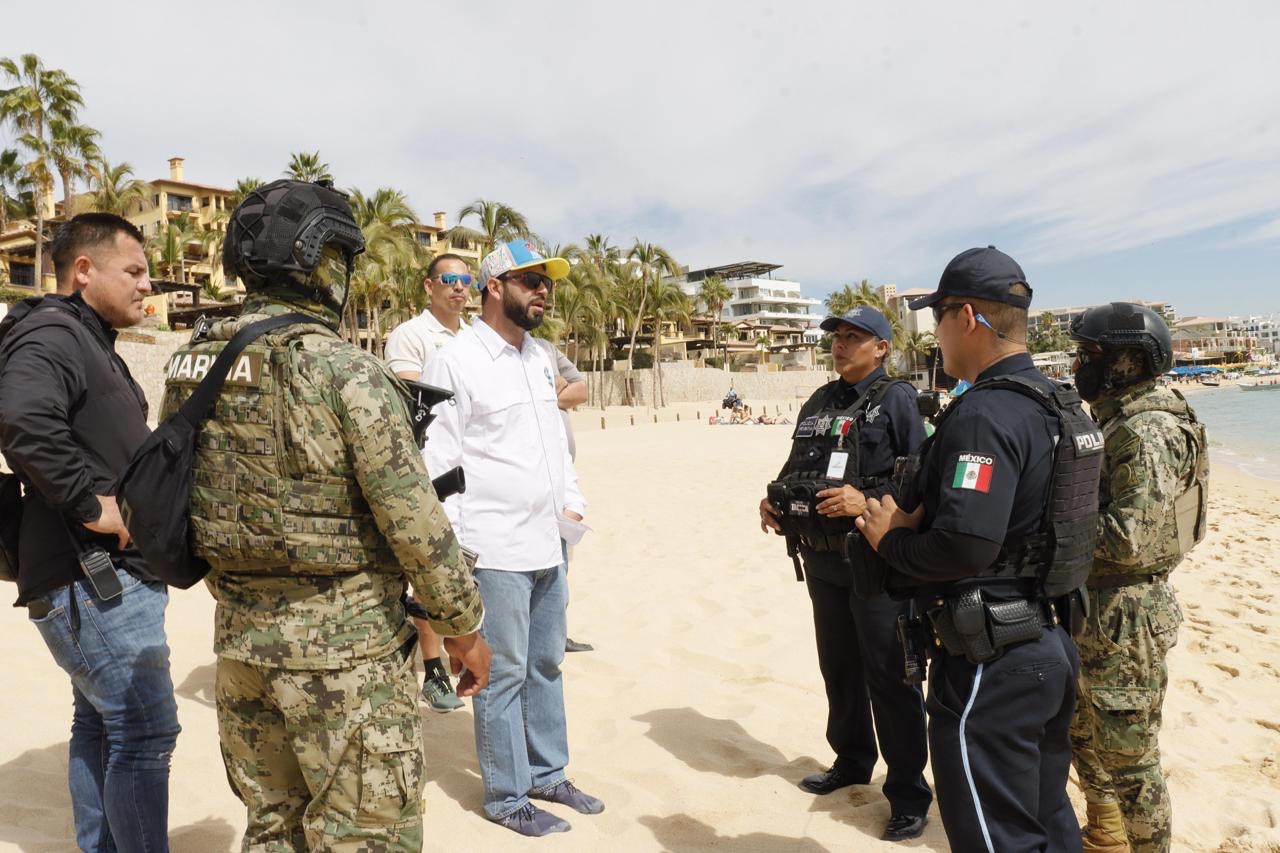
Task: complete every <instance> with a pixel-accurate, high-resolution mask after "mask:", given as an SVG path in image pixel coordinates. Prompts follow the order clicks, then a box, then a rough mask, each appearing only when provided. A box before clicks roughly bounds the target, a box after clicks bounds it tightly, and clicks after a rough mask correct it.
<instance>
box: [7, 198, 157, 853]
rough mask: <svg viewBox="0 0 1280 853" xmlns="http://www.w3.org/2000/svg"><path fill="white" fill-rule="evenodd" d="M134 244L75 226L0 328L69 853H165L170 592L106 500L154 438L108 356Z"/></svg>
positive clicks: (86, 222) (101, 216)
mask: <svg viewBox="0 0 1280 853" xmlns="http://www.w3.org/2000/svg"><path fill="white" fill-rule="evenodd" d="M143 244H144V239H143V236H142V234H141V233H140V232H139V231H138V229H137V228H135V227H134V226H133V225H132V224H130V223H129V222H127V221H126V220H124V219H121V218H120V217H118V216H114V215H112V214H109V213H83V214H80V215H79V216H76V217H74V218H72V219H71V220H70V221H68V222H67V223H66V224H64V225H62V226H61V227H60V228H59V229H58V233H57V234H56V235H55V236H54V238H53V244H52V247H51V249H52V251H51V254H52V255H53V265H54V270H55V271H56V274H57V278H58V283H59V295H52V296H46V297H44V298H43V299H42V300H39V301H38V302H35V303H34V304H33V303H31V302H24V303H21V304H19V305H15V306H14V308H13V310H12V311H11V312H10V313H9V315H8V316H7V317H6V318H5V320H4V322H3V324H0V332H3V343H2V344H0V449H3V451H4V456H5V460H6V461H7V462H8V464H9V466H10V468H11V469H12V470H13V472H14V473H15V474H16V475H17V476H18V478H19V479H20V480H21V482H22V484H23V485H24V487H25V491H26V496H25V498H24V499H23V513H22V521H21V528H20V534H19V535H20V546H19V560H18V567H17V569H18V572H17V574H18V577H17V581H18V600H17V604H19V605H25V606H26V609H27V615H28V618H29V619H30V621H31V624H32V625H33V626H34V627H35V629H36V630H37V631H39V632H40V636H41V638H42V639H43V640H44V642H45V645H47V646H48V647H49V652H50V654H51V655H52V656H53V659H54V661H55V662H56V663H57V664H58V666H60V667H61V668H62V669H63V670H64V671H65V672H66V674H67V676H68V678H69V680H70V681H71V695H72V720H71V743H70V754H69V756H64V757H67V759H68V767H67V776H68V780H69V783H70V788H71V813H72V817H73V818H74V820H75V834H76V844H77V845H79V847H80V849H81V850H90V851H99V850H104V851H105V850H122V851H137V850H158V851H164V850H168V849H169V844H168V822H169V820H168V819H169V761H170V756H171V755H172V754H173V749H174V745H175V743H176V742H177V738H178V731H179V726H178V709H177V704H176V703H175V701H174V698H173V682H172V681H171V680H170V676H169V644H168V640H167V638H166V635H165V617H164V613H165V607H166V606H167V605H168V602H169V592H168V588H167V587H166V586H165V585H164V584H163V583H161V582H160V581H158V580H156V578H155V576H154V575H152V574H151V572H150V571H149V570H148V568H147V564H146V562H145V561H144V560H143V558H142V555H141V554H140V553H139V552H138V550H137V549H136V548H134V547H133V546H132V545H131V544H130V536H129V531H128V530H127V529H125V524H124V521H123V520H122V519H121V517H120V509H119V507H118V506H117V505H116V498H115V491H116V487H117V477H118V476H119V474H120V472H121V471H122V470H123V469H124V467H125V466H126V465H127V464H128V462H129V460H130V459H131V458H132V457H133V454H134V452H135V451H136V450H137V449H138V447H139V445H141V444H142V442H143V441H144V440H145V439H146V438H147V436H148V435H149V434H150V432H151V431H150V429H149V428H148V427H147V401H146V398H145V397H144V396H143V393H142V389H141V388H139V387H138V385H137V383H136V382H134V380H133V377H132V376H130V374H129V368H128V367H127V366H125V363H124V361H123V360H122V359H121V358H120V356H119V355H118V354H117V353H116V349H115V341H116V335H117V331H118V330H119V329H123V328H126V327H129V326H134V325H136V324H137V323H139V322H140V321H141V320H142V316H143V310H142V300H143V298H144V297H146V296H147V295H148V294H149V293H150V292H151V280H150V278H149V277H148V274H147V257H146V253H145V252H144V251H143ZM64 286H65V288H64ZM64 292H65V293H68V294H70V295H63V294H64ZM26 687H28V688H29V687H30V685H26ZM10 689H20V687H19V686H18V685H14V684H10ZM21 736H22V735H21V734H20V733H17V732H13V731H10V737H21ZM19 775H21V771H20V773H19ZM18 805H19V804H17V803H10V806H9V807H10V809H16V808H18ZM29 805H34V803H31V804H29Z"/></svg>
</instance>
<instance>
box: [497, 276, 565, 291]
mask: <svg viewBox="0 0 1280 853" xmlns="http://www.w3.org/2000/svg"><path fill="white" fill-rule="evenodd" d="M498 280H499V281H512V280H514V281H518V282H520V283H521V284H523V285H524V286H525V287H527V288H528V289H529V290H537V289H538V288H539V287H542V286H544V285H545V286H546V288H547V293H550V292H551V291H553V290H555V288H556V283H555V282H554V281H552V280H551V276H549V275H546V274H544V273H540V272H534V271H533V270H526V271H524V272H509V273H507V274H506V275H500V276H498Z"/></svg>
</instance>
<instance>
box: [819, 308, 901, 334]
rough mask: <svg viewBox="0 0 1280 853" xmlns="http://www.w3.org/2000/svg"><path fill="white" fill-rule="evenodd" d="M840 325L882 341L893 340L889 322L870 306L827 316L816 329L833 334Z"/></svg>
mask: <svg viewBox="0 0 1280 853" xmlns="http://www.w3.org/2000/svg"><path fill="white" fill-rule="evenodd" d="M841 323H848V324H849V325H850V326H856V327H857V328H859V329H862V330H863V331H864V332H870V333H871V334H873V335H875V336H876V337H877V338H879V339H880V340H882V341H892V340H893V328H892V327H891V326H890V325H889V321H888V320H886V319H885V316H884V315H883V314H881V313H880V312H879V311H877V310H876V309H874V308H872V307H871V306H870V305H860V306H858V307H857V308H854V309H853V310H851V311H846V312H845V313H843V314H828V315H827V316H826V318H825V319H824V320H823V321H822V322H821V323H819V324H818V328H819V329H821V330H822V331H824V332H834V331H835V330H836V329H837V328H838V327H839V326H840V324H841Z"/></svg>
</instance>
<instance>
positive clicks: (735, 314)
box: [673, 261, 822, 340]
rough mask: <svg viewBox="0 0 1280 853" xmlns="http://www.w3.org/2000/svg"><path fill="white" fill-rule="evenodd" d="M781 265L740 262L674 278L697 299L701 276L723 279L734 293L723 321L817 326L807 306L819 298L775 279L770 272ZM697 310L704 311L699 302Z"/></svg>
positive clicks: (819, 335)
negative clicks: (809, 295)
mask: <svg viewBox="0 0 1280 853" xmlns="http://www.w3.org/2000/svg"><path fill="white" fill-rule="evenodd" d="M781 268H782V265H781V264H766V263H760V262H759V261H741V262H739V263H735V264H725V265H724V266H719V267H707V268H706V269H702V270H693V271H691V272H686V273H684V274H683V275H680V276H677V277H675V278H674V279H673V281H674V282H675V283H676V284H678V285H679V286H680V289H681V290H682V291H684V293H685V294H686V295H688V296H689V297H690V298H693V299H697V296H698V288H699V287H700V286H701V285H702V281H703V279H706V278H709V277H710V276H719V277H720V278H721V279H723V280H724V283H725V284H726V285H728V287H729V290H730V291H732V293H733V296H731V297H730V298H729V301H728V302H726V303H725V305H724V308H723V310H722V312H721V317H722V320H723V322H732V323H736V322H740V321H746V322H748V323H779V324H782V325H787V326H798V327H800V328H802V329H808V328H810V327H816V325H817V323H818V321H820V320H821V319H822V318H821V317H819V316H816V315H814V314H812V313H810V310H809V309H811V308H813V307H814V306H816V305H821V304H822V300H820V299H809V298H807V297H805V296H802V295H801V294H800V284H799V282H795V281H788V280H786V279H782V278H774V277H773V271H774V270H777V269H781ZM697 309H698V310H699V311H701V312H705V311H706V310H707V306H705V305H702V304H701V303H699V304H698V305H697ZM815 332H816V329H815ZM819 337H821V333H816V334H815V335H814V336H813V338H814V340H817V339H818V338H819Z"/></svg>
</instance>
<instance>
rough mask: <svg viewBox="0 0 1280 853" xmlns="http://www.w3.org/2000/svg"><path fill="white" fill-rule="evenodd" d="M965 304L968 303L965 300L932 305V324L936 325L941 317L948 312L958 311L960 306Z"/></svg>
mask: <svg viewBox="0 0 1280 853" xmlns="http://www.w3.org/2000/svg"><path fill="white" fill-rule="evenodd" d="M967 304H968V303H967V302H952V303H949V304H947V305H934V306H932V310H933V322H934V324H935V325H936V324H938V323H941V322H942V318H943V317H945V316H947V313H948V312H950V311H959V310H960V309H961V308H963V307H964V306H965V305H967Z"/></svg>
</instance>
